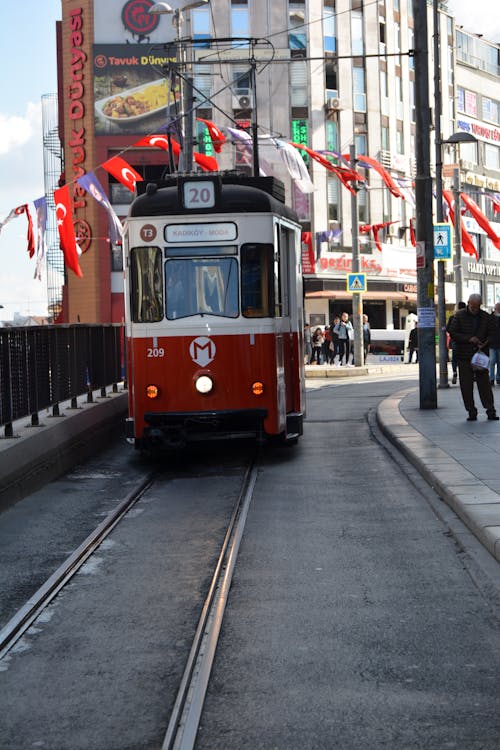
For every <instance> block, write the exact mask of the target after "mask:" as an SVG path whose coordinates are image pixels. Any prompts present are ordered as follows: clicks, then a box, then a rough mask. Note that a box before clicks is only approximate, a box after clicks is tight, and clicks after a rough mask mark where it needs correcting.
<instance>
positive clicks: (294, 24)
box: [288, 2, 307, 50]
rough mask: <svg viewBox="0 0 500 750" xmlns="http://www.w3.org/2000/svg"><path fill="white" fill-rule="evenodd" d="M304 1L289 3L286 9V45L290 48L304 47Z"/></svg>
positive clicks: (305, 37)
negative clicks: (287, 29)
mask: <svg viewBox="0 0 500 750" xmlns="http://www.w3.org/2000/svg"><path fill="white" fill-rule="evenodd" d="M304 9H305V6H304V3H297V2H293V3H289V10H288V22H289V24H288V27H289V34H288V46H289V47H290V49H304V50H305V49H306V47H307V36H306V24H305V12H304Z"/></svg>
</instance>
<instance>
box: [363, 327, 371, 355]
mask: <svg viewBox="0 0 500 750" xmlns="http://www.w3.org/2000/svg"><path fill="white" fill-rule="evenodd" d="M371 343H372V334H371V330H370V324H369V322H368V315H363V352H364V361H365V362H366V357H367V356H368V352H369V351H370V346H371Z"/></svg>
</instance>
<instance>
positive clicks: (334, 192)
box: [328, 177, 340, 221]
mask: <svg viewBox="0 0 500 750" xmlns="http://www.w3.org/2000/svg"><path fill="white" fill-rule="evenodd" d="M339 202H340V197H339V181H338V179H337V178H336V177H328V220H329V221H338V220H339V216H340V206H339Z"/></svg>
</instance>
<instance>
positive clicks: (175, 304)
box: [165, 257, 239, 320]
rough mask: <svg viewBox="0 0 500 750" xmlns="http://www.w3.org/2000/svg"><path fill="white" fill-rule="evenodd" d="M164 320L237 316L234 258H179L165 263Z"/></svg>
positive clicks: (236, 273)
mask: <svg viewBox="0 0 500 750" xmlns="http://www.w3.org/2000/svg"><path fill="white" fill-rule="evenodd" d="M165 280H166V305H167V318H168V319H169V320H176V319H177V318H187V317H189V316H190V315H221V316H223V317H228V318H236V317H238V312H239V311H238V265H237V261H236V259H235V258H227V257H226V258H220V257H219V258H182V259H179V260H167V262H166V264H165Z"/></svg>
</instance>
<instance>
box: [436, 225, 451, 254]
mask: <svg viewBox="0 0 500 750" xmlns="http://www.w3.org/2000/svg"><path fill="white" fill-rule="evenodd" d="M450 258H451V227H450V225H449V224H447V223H445V222H440V223H439V224H434V259H435V260H449V259H450Z"/></svg>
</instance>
